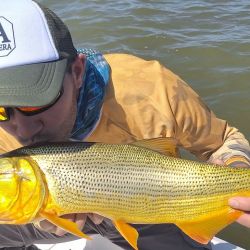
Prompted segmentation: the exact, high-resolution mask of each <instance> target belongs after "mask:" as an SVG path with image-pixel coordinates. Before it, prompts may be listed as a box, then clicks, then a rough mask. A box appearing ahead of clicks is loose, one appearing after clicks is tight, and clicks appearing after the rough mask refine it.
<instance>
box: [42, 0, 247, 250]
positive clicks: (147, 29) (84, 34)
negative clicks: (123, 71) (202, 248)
mask: <svg viewBox="0 0 250 250" xmlns="http://www.w3.org/2000/svg"><path fill="white" fill-rule="evenodd" d="M39 2H41V3H43V4H45V5H47V6H48V7H50V8H51V9H52V10H54V11H55V12H56V13H57V14H58V15H59V16H60V17H61V18H62V19H63V20H64V21H65V22H66V24H67V25H68V26H69V28H70V30H71V31H72V35H73V40H74V43H75V45H76V47H87V48H94V49H98V50H100V51H102V52H103V53H109V52H123V53H132V54H134V55H137V56H141V57H143V58H145V59H157V60H159V61H160V62H161V63H162V64H164V65H165V66H167V67H168V68H170V69H171V70H173V71H174V72H175V73H176V74H178V75H180V76H181V77H182V78H183V79H184V80H185V81H186V82H188V83H189V84H190V85H191V86H192V87H193V88H194V89H195V90H196V91H197V92H198V93H199V94H200V95H201V96H202V98H203V100H204V101H205V102H206V103H207V105H208V106H209V107H210V108H211V109H212V110H213V111H214V112H215V113H216V114H217V115H218V116H219V117H221V118H223V119H226V120H228V122H229V123H230V124H231V125H233V126H236V127H237V128H239V129H240V131H241V132H243V133H244V134H245V136H246V137H247V138H248V139H250V129H249V123H250V116H249V113H250V112H249V111H250V83H249V81H250V15H249V14H250V1H249V0H235V1H226V0H224V1H223V0H218V1H216V0H209V1H206V0H190V1H180V0H179V1H178V0H175V1H174V0H170V1H167V0H161V1H154V0H151V1H150V0H130V1H129V0H94V1H85V0H72V1H68V0H40V1H39ZM222 237H223V238H226V239H227V240H229V241H231V242H234V243H238V244H239V245H240V246H242V247H245V248H247V249H250V231H249V230H247V229H245V228H243V227H240V228H239V226H238V225H236V226H235V227H234V228H233V229H232V227H229V229H227V230H226V231H225V233H224V234H223V235H222Z"/></svg>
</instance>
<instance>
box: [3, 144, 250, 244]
mask: <svg viewBox="0 0 250 250" xmlns="http://www.w3.org/2000/svg"><path fill="white" fill-rule="evenodd" d="M151 144H152V145H153V146H152V147H151ZM159 149H160V150H159ZM159 151H164V143H163V144H161V143H159V141H157V140H149V141H146V142H140V143H135V144H119V145H115V144H102V143H76V142H71V143H54V144H47V145H43V146H34V147H24V148H21V149H18V150H16V151H13V152H11V153H8V154H7V155H4V156H3V157H2V158H1V159H0V168H1V166H5V167H3V168H2V170H1V171H0V187H1V185H2V186H3V185H4V184H1V181H2V180H1V176H2V177H3V178H5V183H9V184H8V185H9V190H15V191H10V192H12V193H11V194H9V195H7V196H6V192H5V194H1V193H0V200H1V199H2V200H4V199H9V200H8V202H9V203H8V206H7V205H6V206H5V207H4V208H3V209H0V221H2V223H10V224H13V223H28V222H33V221H36V220H39V219H41V218H46V219H49V220H50V221H51V222H52V223H54V224H57V225H59V226H61V227H63V228H65V229H66V230H68V231H71V232H73V233H75V234H78V235H80V233H77V232H76V230H77V229H74V230H73V229H72V227H71V226H72V225H70V226H67V222H65V221H62V220H65V219H60V218H59V216H60V215H63V214H68V213H85V212H86V213H88V212H91V213H98V214H100V215H103V216H104V217H107V218H110V219H111V220H112V221H113V222H114V224H115V226H116V228H117V229H118V230H119V231H120V232H121V234H122V235H123V236H124V237H125V239H127V240H128V241H129V243H130V244H131V245H132V246H133V247H134V248H135V249H137V246H136V240H137V237H138V235H137V232H136V231H135V229H134V228H133V227H131V226H129V225H128V224H127V223H132V224H136V223H140V224H157V223H174V224H176V225H177V226H179V227H180V228H181V229H182V230H183V231H184V232H185V233H186V234H188V235H189V236H190V237H192V238H193V239H195V240H197V241H199V242H201V243H207V242H208V241H209V240H210V239H211V237H213V236H214V234H216V233H217V232H218V231H220V230H221V229H222V228H223V227H225V226H226V225H228V224H230V223H231V222H233V221H234V220H235V219H237V218H238V217H239V216H240V215H241V214H242V212H240V211H236V210H233V209H231V208H230V207H229V206H228V199H229V198H230V197H233V196H239V195H241V196H250V170H249V169H247V168H232V167H225V166H218V165H211V164H207V163H202V162H196V161H189V160H185V159H179V158H175V157H172V156H168V155H165V154H163V153H162V152H159ZM168 152H170V151H168ZM6 162H7V163H6ZM6 166H7V167H6ZM17 166H18V167H17ZM11 169H12V170H11ZM13 169H14V170H13ZM11 171H12V172H11ZM10 173H15V175H14V174H12V175H11V174H10ZM13 176H16V177H13ZM8 177H9V178H11V182H10V180H8ZM14 183H15V185H14ZM32 183H33V184H32ZM23 185H26V186H23ZM11 186H15V188H14V189H13V188H11ZM18 187H19V190H18ZM27 187H28V188H27ZM17 190H18V191H17ZM25 190H29V191H28V192H25ZM24 194H25V195H24ZM8 197H9V198H8ZM13 197H15V198H13ZM20 197H22V199H20ZM24 197H26V198H24ZM27 197H28V198H27ZM20 200H21V201H23V204H21V203H22V202H21V203H20ZM13 201H15V202H13ZM31 201H33V203H35V205H34V206H29V205H30V202H31ZM34 201H35V202H34ZM6 204H7V203H6ZM12 206H14V207H16V209H12ZM7 207H8V211H7V212H6V210H7V209H6V208H7ZM28 207H29V209H28ZM0 208H1V206H0ZM4 209H5V210H4ZM11 210H13V211H12V212H10V211H11ZM17 211H18V212H17ZM16 213H19V217H18V216H17V215H16ZM15 216H16V217H17V219H16V220H15ZM6 218H7V220H6ZM129 237H132V239H131V238H129Z"/></svg>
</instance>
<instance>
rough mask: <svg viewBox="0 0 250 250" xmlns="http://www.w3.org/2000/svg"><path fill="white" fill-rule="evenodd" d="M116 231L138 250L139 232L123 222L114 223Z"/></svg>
mask: <svg viewBox="0 0 250 250" xmlns="http://www.w3.org/2000/svg"><path fill="white" fill-rule="evenodd" d="M113 223H114V225H115V227H116V229H117V230H118V231H119V233H120V234H121V235H122V236H123V237H124V239H125V240H126V241H127V242H128V243H129V244H130V245H131V246H132V247H133V248H134V249H135V250H138V247H137V240H138V236H139V234H138V232H137V231H136V229H135V228H133V227H132V226H130V225H128V224H127V223H125V222H124V221H122V220H118V221H114V222H113Z"/></svg>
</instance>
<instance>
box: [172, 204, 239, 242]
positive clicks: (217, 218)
mask: <svg viewBox="0 0 250 250" xmlns="http://www.w3.org/2000/svg"><path fill="white" fill-rule="evenodd" d="M242 214H243V213H242V212H241V211H236V210H234V209H231V208H229V209H226V210H225V211H223V212H221V213H217V214H216V215H213V216H212V217H211V216H203V217H202V218H201V219H200V220H197V221H192V222H185V223H177V224H176V225H177V226H178V227H179V228H180V229H181V230H182V231H183V232H184V233H185V234H187V235H188V236H189V237H190V238H192V239H193V240H195V241H197V242H199V243H201V244H208V242H209V241H210V240H211V239H212V238H213V237H214V236H215V235H216V234H217V233H218V232H219V231H220V230H222V229H223V228H224V227H226V226H227V225H229V224H231V223H232V222H233V221H235V220H236V219H238V218H239V217H240V215H242Z"/></svg>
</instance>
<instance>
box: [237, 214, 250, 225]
mask: <svg viewBox="0 0 250 250" xmlns="http://www.w3.org/2000/svg"><path fill="white" fill-rule="evenodd" d="M237 222H238V223H240V224H241V225H243V226H245V227H248V228H250V214H243V215H241V216H240V218H239V219H238V220H237Z"/></svg>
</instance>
